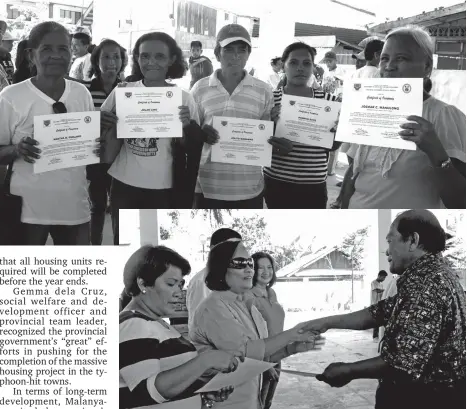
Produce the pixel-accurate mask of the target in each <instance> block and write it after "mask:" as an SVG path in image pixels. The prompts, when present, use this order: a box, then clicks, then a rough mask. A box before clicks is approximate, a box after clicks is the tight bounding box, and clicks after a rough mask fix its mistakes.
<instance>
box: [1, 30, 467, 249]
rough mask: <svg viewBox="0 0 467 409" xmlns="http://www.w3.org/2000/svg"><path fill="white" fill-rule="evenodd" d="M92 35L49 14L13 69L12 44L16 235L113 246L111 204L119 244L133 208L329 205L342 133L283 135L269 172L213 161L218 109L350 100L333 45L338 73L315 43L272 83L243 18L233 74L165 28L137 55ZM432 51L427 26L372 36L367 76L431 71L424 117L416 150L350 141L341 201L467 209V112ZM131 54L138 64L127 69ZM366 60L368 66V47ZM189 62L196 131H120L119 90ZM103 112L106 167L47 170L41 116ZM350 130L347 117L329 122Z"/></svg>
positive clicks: (4, 127) (259, 109) (225, 35)
mask: <svg viewBox="0 0 467 409" xmlns="http://www.w3.org/2000/svg"><path fill="white" fill-rule="evenodd" d="M0 33H1V34H0V35H1V36H2V38H3V39H5V40H4V42H5V43H6V46H7V47H8V46H9V45H10V44H11V43H12V41H13V40H14V39H12V38H11V36H9V33H8V31H7V27H6V24H5V23H4V22H0ZM91 43H92V42H91V38H90V36H89V35H88V34H86V33H83V32H79V33H75V34H73V35H70V33H69V32H68V31H67V30H66V29H65V27H63V26H61V25H60V24H58V23H56V22H53V21H48V22H44V23H40V24H38V25H37V26H35V27H34V28H33V29H32V30H31V32H30V34H29V36H28V38H27V39H25V40H23V41H21V42H20V43H19V44H18V52H17V57H16V70H15V71H14V72H13V70H12V67H13V64H12V63H11V64H9V63H8V64H6V63H5V61H7V60H8V56H10V54H9V52H8V49H6V50H3V51H2V53H3V54H2V55H3V57H2V58H0V90H1V93H0V115H1V117H2V118H3V119H4V120H2V122H1V124H0V165H3V166H9V168H10V176H11V178H10V181H9V185H10V186H9V187H10V193H11V194H12V195H15V196H18V197H20V198H21V200H22V206H21V207H22V208H21V231H22V233H21V234H20V237H19V238H18V240H19V242H17V243H16V244H19V243H21V244H36V245H40V244H44V243H45V242H46V240H47V237H48V235H49V234H50V235H51V236H52V237H53V240H54V243H55V244H89V243H92V244H100V243H101V242H102V227H103V220H104V219H105V211H106V210H108V209H109V210H110V211H111V214H112V225H113V231H114V244H118V210H119V209H121V208H127V209H128V208H133V209H140V208H193V207H195V208H204V209H211V208H214V209H231V208H237V209H242V208H256V209H258V208H264V207H265V204H266V206H267V207H268V208H271V209H272V208H292V209H295V208H313V209H314V208H321V209H324V208H326V207H327V205H328V203H327V202H328V197H327V176H328V174H329V173H330V172H331V173H332V167H333V164H334V163H335V157H336V154H335V152H336V151H337V150H338V149H339V148H340V145H341V143H340V142H337V141H336V142H335V143H334V145H333V146H332V147H331V148H330V149H325V148H319V147H314V146H311V145H304V144H300V143H296V142H292V141H290V140H288V139H286V138H283V137H277V136H274V135H271V138H270V139H269V143H270V144H271V145H272V164H271V166H270V167H264V168H262V167H261V166H251V165H238V164H228V163H219V162H213V161H212V160H211V148H212V145H214V144H216V143H218V141H219V133H218V130H217V129H215V128H214V127H213V118H214V117H215V116H227V117H236V118H248V119H255V120H266V121H273V122H274V124H276V123H277V121H278V120H279V118H280V116H281V100H282V95H295V96H300V97H307V98H321V99H323V98H324V99H327V100H332V101H341V100H342V98H344V99H345V96H343V95H342V83H343V81H345V78H344V75H343V73H342V72H341V70H340V67H339V66H338V65H337V62H336V61H337V56H336V54H335V53H334V52H332V51H331V52H328V53H326V55H325V58H324V62H325V63H326V65H327V67H328V70H327V71H326V72H323V69H322V68H321V67H320V66H319V65H318V64H317V61H315V58H316V49H314V48H313V47H310V46H308V45H307V44H305V43H301V42H298V43H293V44H290V45H289V46H287V47H286V49H285V50H284V51H283V53H282V56H281V57H280V59H278V58H274V59H273V60H272V61H271V64H272V66H273V67H272V68H273V69H274V75H272V76H271V78H270V81H269V84H268V83H266V82H263V81H261V80H259V79H258V78H255V77H254V76H252V75H251V74H250V73H248V72H246V70H245V66H246V64H247V61H248V59H249V57H250V55H251V53H252V42H251V38H250V34H249V33H248V31H247V30H246V29H245V28H244V27H242V26H240V25H237V24H229V25H227V26H225V27H223V28H222V29H221V30H220V31H219V33H218V35H217V42H216V47H215V50H214V54H215V57H216V59H217V60H218V62H219V63H220V69H218V70H216V71H214V72H213V67H212V62H211V61H210V60H209V59H208V58H206V57H204V56H203V55H202V52H203V50H202V44H201V43H200V42H198V41H195V42H193V43H192V44H191V53H192V56H191V58H190V60H189V63H187V62H186V61H185V59H184V58H183V53H182V50H181V49H180V47H179V46H178V44H177V43H176V41H175V40H174V39H173V38H172V37H170V36H169V35H167V34H164V33H158V32H154V33H148V34H144V35H143V36H141V37H140V38H139V39H138V40H137V41H136V43H135V45H134V49H133V50H132V53H131V55H130V56H129V54H128V52H127V50H125V49H124V48H123V47H122V46H121V45H119V44H118V43H117V42H115V41H113V40H108V39H107V40H103V41H102V42H101V43H100V44H98V45H97V46H94V45H92V44H91ZM433 51H434V48H433V42H432V40H431V38H430V36H429V34H428V33H427V32H426V31H425V30H423V29H422V28H419V27H415V26H413V27H412V26H411V27H404V28H399V29H395V30H393V31H392V32H391V33H389V34H388V35H387V38H386V40H385V41H384V42H383V41H381V40H373V41H369V42H367V44H366V45H365V50H364V51H363V53H364V58H365V61H366V63H365V65H364V66H362V67H361V68H359V69H358V70H357V71H356V72H355V73H354V76H355V77H356V78H366V77H374V76H379V75H380V76H382V77H384V78H400V77H405V78H423V79H424V80H425V84H426V87H425V93H424V101H423V115H422V117H418V116H411V117H408V118H407V121H408V122H407V123H405V124H403V125H401V131H400V136H401V138H403V139H405V140H408V141H412V142H414V143H415V144H416V145H417V150H415V151H409V150H399V149H391V148H378V147H373V146H366V145H360V146H358V145H354V144H352V145H349V144H345V146H344V148H345V150H346V152H347V155H348V156H349V158H350V159H351V162H352V163H351V166H350V167H349V170H348V172H347V175H346V178H345V180H344V183H343V186H342V189H341V194H340V195H339V198H338V200H337V201H336V202H335V203H333V207H337V208H359V209H372V208H410V207H414V208H440V207H447V208H465V137H466V136H465V115H464V114H463V113H462V112H461V111H460V110H459V109H457V108H456V107H454V106H451V105H448V104H446V103H444V102H442V101H440V100H438V99H436V98H434V97H433V96H431V95H430V93H429V91H430V86H429V84H430V81H429V78H430V75H431V72H432V69H433ZM401 56H402V57H401ZM72 57H73V58H72ZM9 59H10V62H11V56H10V57H9ZM129 59H131V62H132V67H131V68H132V73H131V75H130V76H129V77H126V78H125V77H124V71H125V68H126V66H127V64H128V61H129ZM355 59H356V64H358V65H361V64H362V58H361V53H360V54H358V55H356V56H355ZM188 71H190V72H191V75H192V83H191V84H190V88H191V89H190V90H183V103H182V106H181V107H179V112H178V114H179V117H180V121H181V122H182V124H183V138H156V137H155V138H138V139H131V138H127V139H123V140H122V139H117V135H116V123H117V121H118V118H117V116H116V98H115V89H116V88H117V87H169V86H176V85H175V84H174V80H177V79H180V78H182V77H183V76H185V75H186V74H187V72H188ZM281 71H283V74H280V73H281ZM273 77H274V78H273ZM277 80H279V82H278V83H277V86H276V89H273V87H274V85H275V84H276V81H277ZM92 110H100V112H101V122H102V123H101V137H100V138H99V139H98V140H97V141H96V155H98V156H99V157H100V162H101V163H100V164H98V165H92V166H89V167H88V168H87V169H85V168H84V167H75V168H70V169H62V170H56V171H49V172H46V173H43V174H35V173H34V172H33V163H34V161H35V160H37V159H39V158H40V146H39V145H38V142H37V141H36V140H35V139H34V129H33V122H34V117H35V116H38V115H46V114H50V113H71V112H84V111H92ZM409 121H410V122H409ZM338 126H339V124H338V121H336V126H334V127H333V128H331V129H330V130H329V131H330V132H335V131H336V129H337V127H338ZM341 126H345V125H341ZM330 169H331V170H330ZM88 185H89V186H88ZM108 201H109V203H110V205H109V206H108ZM89 202H90V203H91V205H90V206H89ZM11 244H13V243H11Z"/></svg>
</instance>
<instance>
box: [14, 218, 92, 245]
mask: <svg viewBox="0 0 467 409" xmlns="http://www.w3.org/2000/svg"><path fill="white" fill-rule="evenodd" d="M22 229H23V243H24V245H25V246H43V245H45V244H46V242H47V238H48V237H49V234H50V236H51V237H52V240H53V242H54V245H55V246H87V245H89V223H84V224H78V225H75V226H65V225H43V224H29V223H22Z"/></svg>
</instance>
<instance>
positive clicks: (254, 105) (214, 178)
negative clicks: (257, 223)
mask: <svg viewBox="0 0 467 409" xmlns="http://www.w3.org/2000/svg"><path fill="white" fill-rule="evenodd" d="M218 72H219V70H218V71H215V72H214V73H213V74H212V75H211V76H209V77H206V78H202V79H200V80H199V81H198V82H197V83H196V84H195V85H194V87H193V89H192V90H191V94H192V95H193V98H194V100H195V102H196V104H197V105H198V110H199V117H200V125H201V126H203V125H205V124H207V125H211V126H212V123H213V117H214V116H226V117H231V118H247V119H258V120H266V121H268V120H270V119H271V109H272V108H273V106H274V100H273V95H272V91H271V88H270V86H269V85H268V84H266V83H265V82H263V81H260V80H258V79H256V78H254V77H252V76H251V75H249V74H248V73H246V72H245V77H244V78H243V80H242V81H241V82H240V84H238V86H237V88H236V89H235V90H234V92H233V93H232V95H230V94H229V93H228V92H227V91H226V89H225V88H224V86H223V85H222V83H221V82H220V81H219V78H218V77H217V74H218ZM271 136H272V135H271ZM208 147H209V145H206V144H205V149H209V148H208ZM263 188H264V180H263V173H262V168H261V166H248V165H233V164H229V163H217V162H211V159H210V156H209V158H208V159H207V161H203V160H202V161H201V164H200V169H199V175H198V181H197V185H196V192H197V193H203V195H204V196H205V197H206V198H208V199H216V200H228V201H236V200H246V199H252V198H254V197H257V196H259V195H260V194H261V193H262V191H263Z"/></svg>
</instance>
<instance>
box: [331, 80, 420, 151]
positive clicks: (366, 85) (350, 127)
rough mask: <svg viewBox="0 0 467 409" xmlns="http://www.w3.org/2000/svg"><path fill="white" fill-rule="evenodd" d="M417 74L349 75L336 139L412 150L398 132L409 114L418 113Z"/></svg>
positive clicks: (409, 144) (412, 147) (411, 146)
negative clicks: (399, 75)
mask: <svg viewBox="0 0 467 409" xmlns="http://www.w3.org/2000/svg"><path fill="white" fill-rule="evenodd" d="M422 109H423V80H422V79H421V78H352V79H348V80H347V81H346V82H345V83H344V96H343V102H342V110H341V115H340V119H339V126H338V127H337V134H336V140H338V141H342V142H350V143H355V144H359V145H373V146H382V147H385V148H396V149H407V150H415V149H416V145H415V143H413V142H410V141H405V140H403V139H401V137H400V136H399V132H400V131H402V128H401V127H400V125H402V124H403V123H406V122H409V121H407V117H408V116H410V115H418V116H422Z"/></svg>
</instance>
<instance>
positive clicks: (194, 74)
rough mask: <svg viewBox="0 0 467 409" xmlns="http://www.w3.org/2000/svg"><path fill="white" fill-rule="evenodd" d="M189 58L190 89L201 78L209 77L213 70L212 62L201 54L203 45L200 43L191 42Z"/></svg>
mask: <svg viewBox="0 0 467 409" xmlns="http://www.w3.org/2000/svg"><path fill="white" fill-rule="evenodd" d="M190 51H191V57H190V59H189V60H188V62H189V69H190V74H191V81H190V89H192V88H193V85H195V84H196V82H197V81H199V80H200V79H201V78H205V77H209V76H210V75H211V74H212V73H213V71H214V69H213V67H212V62H211V60H210V59H209V58H208V57H205V56H204V55H201V54H203V44H202V43H201V41H192V42H191V45H190Z"/></svg>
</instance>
